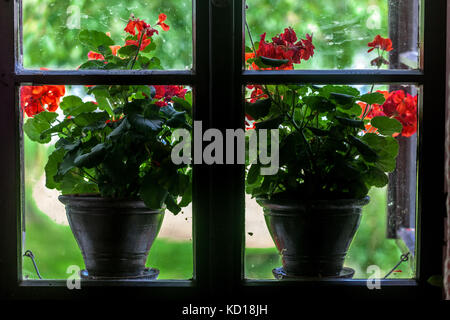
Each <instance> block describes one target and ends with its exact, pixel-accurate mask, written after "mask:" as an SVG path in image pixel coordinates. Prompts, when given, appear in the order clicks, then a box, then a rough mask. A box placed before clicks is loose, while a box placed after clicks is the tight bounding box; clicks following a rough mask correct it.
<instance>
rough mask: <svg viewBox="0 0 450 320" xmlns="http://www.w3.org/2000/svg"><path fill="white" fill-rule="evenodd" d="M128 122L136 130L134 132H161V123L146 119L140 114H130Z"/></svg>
mask: <svg viewBox="0 0 450 320" xmlns="http://www.w3.org/2000/svg"><path fill="white" fill-rule="evenodd" d="M128 119H129V121H130V123H131V125H132V126H133V127H134V128H135V129H136V131H138V132H140V133H142V134H145V135H147V134H149V133H155V132H158V131H159V130H161V128H162V124H163V121H162V120H160V119H153V120H150V119H147V118H144V117H143V116H142V115H140V114H132V115H130V116H129V118H128Z"/></svg>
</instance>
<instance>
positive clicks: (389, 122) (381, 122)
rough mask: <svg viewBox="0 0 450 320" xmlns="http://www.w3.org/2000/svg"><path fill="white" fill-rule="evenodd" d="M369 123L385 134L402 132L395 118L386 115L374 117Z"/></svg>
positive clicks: (400, 125)
mask: <svg viewBox="0 0 450 320" xmlns="http://www.w3.org/2000/svg"><path fill="white" fill-rule="evenodd" d="M370 124H371V125H372V126H374V127H375V128H377V129H378V132H379V133H381V134H383V135H385V136H392V135H393V134H394V133H400V132H402V129H403V126H402V124H401V123H400V121H398V120H397V119H394V118H388V117H384V116H381V117H374V118H373V119H372V120H370Z"/></svg>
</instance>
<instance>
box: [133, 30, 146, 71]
mask: <svg viewBox="0 0 450 320" xmlns="http://www.w3.org/2000/svg"><path fill="white" fill-rule="evenodd" d="M145 30H146V29H144V30H142V34H141V38H140V39H139V46H138V48H137V50H136V54H135V56H134V59H133V63H132V64H131V69H130V70H133V68H134V64H135V63H136V60H137V58H138V55H139V51H141V44H142V40H143V39H144V35H145Z"/></svg>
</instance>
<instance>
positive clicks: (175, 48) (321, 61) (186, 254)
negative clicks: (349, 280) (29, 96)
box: [23, 0, 413, 279]
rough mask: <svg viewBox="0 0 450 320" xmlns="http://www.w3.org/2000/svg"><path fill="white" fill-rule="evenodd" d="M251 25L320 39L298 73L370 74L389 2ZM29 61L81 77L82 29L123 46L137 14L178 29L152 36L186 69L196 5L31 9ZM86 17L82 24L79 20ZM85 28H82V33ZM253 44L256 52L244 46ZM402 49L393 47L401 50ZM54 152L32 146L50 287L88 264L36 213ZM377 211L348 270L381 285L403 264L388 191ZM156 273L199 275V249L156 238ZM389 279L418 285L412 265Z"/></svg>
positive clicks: (332, 4)
mask: <svg viewBox="0 0 450 320" xmlns="http://www.w3.org/2000/svg"><path fill="white" fill-rule="evenodd" d="M248 6H249V9H248V10H247V20H248V23H249V26H250V29H251V32H252V35H253V38H254V40H255V41H258V40H259V36H260V35H261V34H262V33H264V32H267V38H268V39H270V38H271V37H273V36H275V35H276V34H278V33H281V32H282V31H283V30H284V28H286V27H288V26H292V27H293V28H294V30H295V31H296V32H297V35H298V37H299V38H302V37H304V34H306V33H313V35H314V40H313V41H314V44H315V46H316V54H315V55H314V57H313V59H311V60H309V61H307V62H303V63H302V64H300V65H299V66H298V68H300V69H314V68H317V69H318V68H327V69H328V68H330V69H343V68H350V67H355V68H369V67H370V66H369V64H370V63H369V61H370V60H371V59H370V57H369V56H367V43H368V42H369V41H371V40H372V39H373V38H374V36H375V35H376V34H380V35H382V36H387V32H388V27H387V0H340V1H336V0H317V1H296V0H248ZM23 10H24V15H23V46H24V48H23V52H24V55H23V62H24V66H25V67H26V68H40V67H47V68H59V69H75V68H77V67H78V66H79V65H80V64H81V63H82V62H83V61H84V60H85V57H86V55H87V49H86V48H84V47H83V46H81V44H80V43H79V42H78V40H77V37H78V32H79V29H78V28H80V27H81V28H84V29H93V30H99V31H103V32H110V33H111V37H112V38H113V39H114V40H115V41H116V44H121V45H122V44H123V43H124V40H123V39H124V37H125V33H124V31H123V29H124V27H125V25H126V23H127V21H128V18H129V16H130V14H131V13H134V14H135V15H136V17H138V18H140V19H143V20H145V21H146V22H148V23H150V24H154V23H155V22H156V21H157V17H158V14H159V13H161V12H163V13H165V14H167V16H168V19H167V21H166V22H167V23H168V24H169V25H170V27H171V29H170V31H168V32H161V34H160V36H158V37H155V41H156V44H157V51H156V52H155V54H156V55H157V56H158V57H161V60H162V64H163V67H164V68H166V69H186V68H190V67H191V65H192V4H191V1H189V0H177V1H164V0H156V1H150V0H147V1H145V0H144V1H141V0H130V1H127V2H124V1H121V0H97V1H88V0H58V1H56V0H24V1H23ZM78 13H79V17H80V19H79V20H77V15H78ZM77 21H79V22H80V23H79V26H77ZM246 41H247V45H248V46H250V42H249V39H248V37H247V40H246ZM394 46H395V44H394ZM48 152H49V149H48V148H46V147H43V146H39V145H37V144H34V143H31V142H30V141H29V140H27V139H26V140H25V170H26V171H25V179H26V206H25V211H26V249H31V250H33V252H34V253H35V255H36V259H37V263H38V266H39V268H40V271H41V274H42V276H43V277H44V278H46V279H51V278H63V279H65V278H67V276H68V275H67V274H66V273H65V272H66V269H67V267H68V266H69V265H72V264H73V265H79V266H80V267H83V261H82V257H81V254H80V251H79V249H78V246H77V244H76V242H75V239H74V237H73V235H72V233H71V231H70V228H69V227H68V226H61V225H58V224H56V223H54V222H53V221H52V220H50V218H48V217H47V216H46V215H45V214H44V213H42V212H40V210H39V209H38V208H37V207H36V204H35V200H34V199H33V198H32V189H33V187H34V185H35V182H36V180H37V179H38V178H39V177H40V176H41V174H42V173H43V164H44V163H45V157H46V156H47V155H48ZM369 195H370V196H371V197H372V201H371V203H370V204H369V205H368V206H367V207H366V208H365V209H364V213H363V217H362V221H361V225H360V228H359V230H358V232H357V234H356V237H355V240H354V241H353V243H352V245H351V248H350V252H349V255H348V258H347V260H346V265H347V266H349V267H352V268H354V269H355V270H356V275H355V277H356V278H364V277H367V276H370V274H367V273H366V270H367V267H368V266H370V265H373V264H375V265H378V266H379V267H380V268H381V270H382V272H381V275H382V276H383V275H384V274H385V273H387V272H388V271H389V270H390V268H392V267H393V266H394V265H395V264H396V263H397V261H398V260H399V258H400V254H401V252H400V250H399V249H398V247H397V246H396V244H395V241H394V240H387V239H386V238H385V230H386V225H385V224H386V213H385V209H386V192H385V189H372V190H371V192H370V194H369ZM148 265H149V266H152V267H156V268H159V269H160V270H161V274H160V277H159V278H160V279H164V278H190V277H191V276H192V270H193V264H192V243H191V242H172V241H169V240H165V239H157V240H156V242H155V243H154V245H153V247H152V250H151V253H150V257H149V263H148ZM280 265H281V264H280V260H279V256H278V254H277V252H276V249H275V248H269V249H257V248H249V249H247V250H246V265H245V268H246V276H247V277H250V278H272V275H271V270H272V268H274V267H278V266H280ZM399 269H401V270H402V273H395V274H394V275H393V276H392V277H411V276H413V274H412V272H411V269H410V268H409V266H408V265H407V264H404V265H402V266H401V267H400V268H399ZM23 274H24V276H25V277H30V278H36V275H35V272H34V270H33V266H32V263H31V261H30V260H29V259H28V258H26V259H24V269H23Z"/></svg>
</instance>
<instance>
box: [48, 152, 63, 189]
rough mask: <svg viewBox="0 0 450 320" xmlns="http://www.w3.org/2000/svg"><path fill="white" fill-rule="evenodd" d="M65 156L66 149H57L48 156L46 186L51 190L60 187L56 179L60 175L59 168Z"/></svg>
mask: <svg viewBox="0 0 450 320" xmlns="http://www.w3.org/2000/svg"><path fill="white" fill-rule="evenodd" d="M64 154H65V150H64V149H56V150H55V151H53V152H52V153H51V154H50V155H49V156H48V161H47V164H46V165H45V186H46V187H47V188H49V189H55V188H58V186H59V183H58V182H56V181H55V180H54V177H55V176H56V175H57V173H58V167H59V164H60V163H61V162H62V160H63V158H64Z"/></svg>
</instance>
